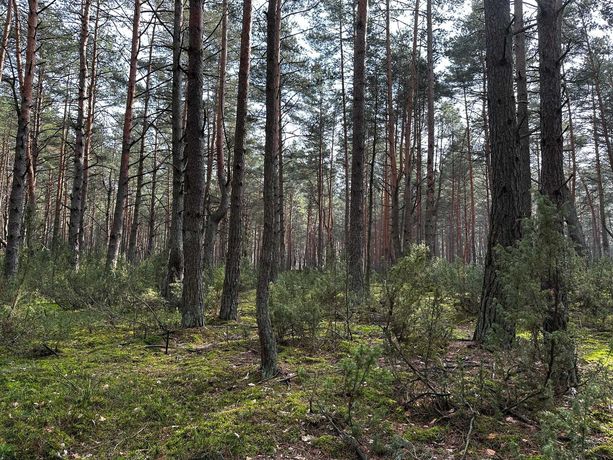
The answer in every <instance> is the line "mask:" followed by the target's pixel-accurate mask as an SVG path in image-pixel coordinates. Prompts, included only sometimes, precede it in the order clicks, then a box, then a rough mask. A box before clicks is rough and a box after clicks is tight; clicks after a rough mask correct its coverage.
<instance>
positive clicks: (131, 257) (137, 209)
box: [127, 19, 157, 263]
mask: <svg viewBox="0 0 613 460" xmlns="http://www.w3.org/2000/svg"><path fill="white" fill-rule="evenodd" d="M153 21H154V22H153V26H152V28H151V38H150V40H151V42H150V43H149V58H148V61H147V62H148V63H147V69H146V72H147V76H146V77H145V102H144V107H143V126H142V131H141V138H140V150H139V155H138V168H137V173H136V196H135V197H134V211H133V212H134V217H133V218H132V225H131V226H130V239H129V242H128V254H127V256H128V261H129V262H130V263H135V262H136V251H137V238H138V229H139V227H140V214H141V206H142V204H143V184H144V181H145V177H144V176H145V148H146V146H147V132H148V131H149V101H150V99H151V92H150V90H151V73H152V71H153V44H154V41H155V28H156V25H157V23H156V22H155V19H153Z"/></svg>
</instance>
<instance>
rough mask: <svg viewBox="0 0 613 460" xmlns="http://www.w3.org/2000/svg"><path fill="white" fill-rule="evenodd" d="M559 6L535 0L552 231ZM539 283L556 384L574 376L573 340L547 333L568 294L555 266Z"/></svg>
mask: <svg viewBox="0 0 613 460" xmlns="http://www.w3.org/2000/svg"><path fill="white" fill-rule="evenodd" d="M562 15H563V8H562V3H561V1H560V0H539V2H538V14H537V24H538V36H539V39H538V45H539V46H538V48H539V70H540V91H539V92H540V99H541V107H540V115H541V116H540V119H541V152H542V167H541V193H542V194H543V195H544V196H545V197H547V199H548V200H549V201H550V202H551V203H552V204H553V205H554V206H556V208H557V210H558V213H559V215H558V217H557V220H556V222H555V225H556V227H557V231H559V232H560V233H563V231H564V228H563V225H564V223H563V219H564V215H565V213H566V211H567V210H566V207H567V204H568V201H569V198H570V196H569V195H570V194H569V192H568V188H567V186H566V181H565V178H564V149H563V137H562V100H561V99H562V97H561V75H560V68H561V59H562V51H561V25H562ZM542 284H543V288H544V290H546V291H547V292H548V293H549V306H548V311H547V313H546V315H545V319H544V323H543V329H544V331H545V334H546V341H547V346H546V348H547V349H548V354H549V359H548V361H549V363H551V364H550V368H549V376H548V377H549V379H550V380H551V381H552V382H553V383H554V385H556V386H557V387H561V388H568V387H569V386H574V385H575V384H576V381H577V369H576V361H575V350H574V344H573V343H572V340H571V339H570V338H562V339H560V338H559V337H552V336H551V335H552V334H557V333H559V332H563V331H565V330H566V329H567V326H568V299H567V287H566V286H565V283H564V280H563V279H562V274H561V273H560V271H559V268H557V267H556V268H554V269H553V270H551V271H550V273H548V274H545V276H544V278H543V280H542Z"/></svg>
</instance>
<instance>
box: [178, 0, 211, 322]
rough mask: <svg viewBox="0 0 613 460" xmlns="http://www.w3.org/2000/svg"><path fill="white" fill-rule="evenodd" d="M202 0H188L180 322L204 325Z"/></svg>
mask: <svg viewBox="0 0 613 460" xmlns="http://www.w3.org/2000/svg"><path fill="white" fill-rule="evenodd" d="M202 7H203V0H189V47H188V51H187V55H188V65H187V99H186V100H187V123H186V125H185V164H186V168H185V215H184V221H183V226H184V232H183V238H184V239H183V258H184V261H185V277H184V280H183V302H182V305H181V325H182V326H183V327H200V326H203V325H204V276H203V275H204V272H203V247H202V243H203V238H202V230H203V217H204V216H203V214H204V207H203V204H204V200H203V198H204V188H205V184H204V164H205V160H204V143H203V142H204V123H205V120H204V113H203V110H202V96H203V88H202V86H203V78H204V75H203V67H204V66H203V62H202V58H203V48H202Z"/></svg>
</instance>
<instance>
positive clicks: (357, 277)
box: [347, 0, 368, 304]
mask: <svg viewBox="0 0 613 460" xmlns="http://www.w3.org/2000/svg"><path fill="white" fill-rule="evenodd" d="M367 21H368V1H367V0H358V7H357V15H356V18H355V39H354V40H355V41H354V46H353V145H352V148H353V151H352V154H351V203H350V215H349V223H350V227H349V241H348V242H347V263H348V266H347V274H348V289H349V293H350V296H351V297H352V298H351V299H349V301H350V303H351V304H355V303H358V302H360V301H361V300H362V299H361V298H362V296H363V294H364V151H365V137H366V136H365V128H366V127H365V125H364V92H365V85H366V82H365V67H366V24H367Z"/></svg>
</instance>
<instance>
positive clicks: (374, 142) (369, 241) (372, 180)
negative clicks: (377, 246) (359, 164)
mask: <svg viewBox="0 0 613 460" xmlns="http://www.w3.org/2000/svg"><path fill="white" fill-rule="evenodd" d="M378 95H379V90H378V87H377V86H375V106H374V112H373V114H374V121H373V138H372V157H371V160H370V173H369V177H368V224H367V228H366V273H365V284H366V289H367V290H370V274H371V271H372V225H373V211H374V195H375V191H374V185H375V164H376V159H377V140H378V138H377V110H378V108H379V98H378Z"/></svg>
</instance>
